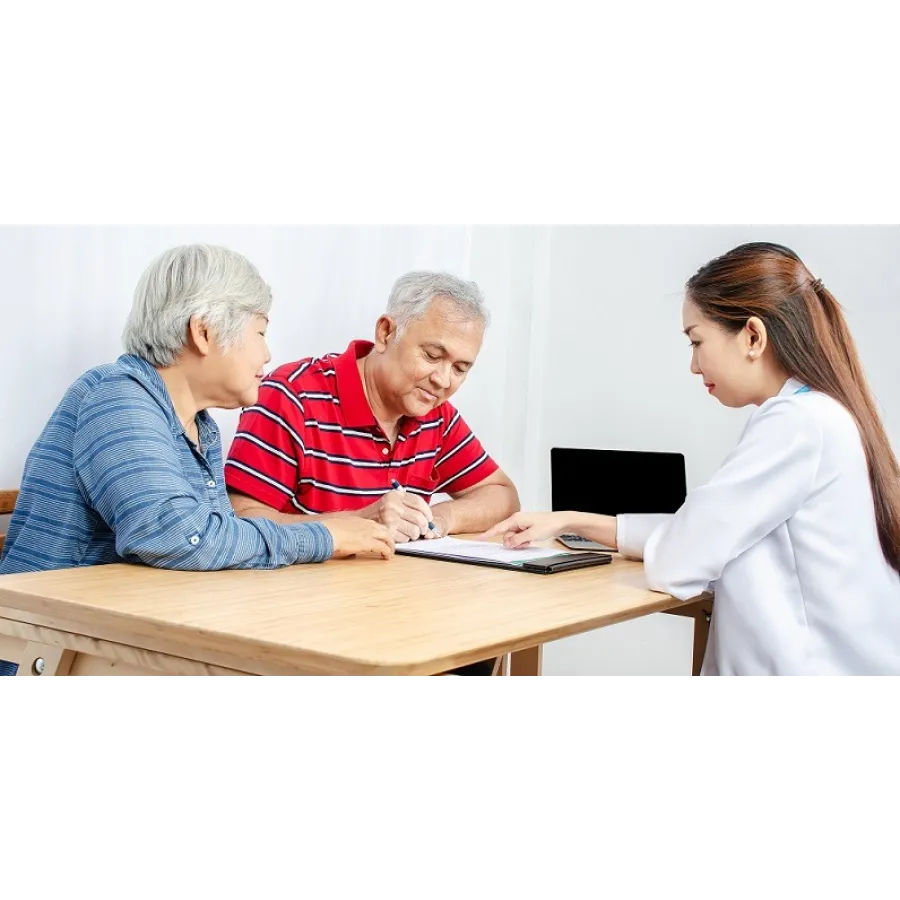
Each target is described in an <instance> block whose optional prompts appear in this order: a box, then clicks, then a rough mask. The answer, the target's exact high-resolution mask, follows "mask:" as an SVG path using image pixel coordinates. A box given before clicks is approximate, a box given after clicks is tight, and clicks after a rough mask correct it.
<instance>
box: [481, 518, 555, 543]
mask: <svg viewBox="0 0 900 900" xmlns="http://www.w3.org/2000/svg"><path fill="white" fill-rule="evenodd" d="M567 528H568V525H567V523H566V519H565V517H564V514H563V513H555V512H548V513H523V512H518V513H516V514H515V515H512V516H510V517H509V518H508V519H504V520H503V521H502V522H498V523H497V524H496V525H495V526H494V527H493V528H489V529H488V530H487V531H486V532H485V533H484V534H483V535H481V537H482V539H484V538H489V537H494V536H495V535H498V534H502V535H503V546H504V547H508V548H510V549H515V548H525V547H528V546H530V545H531V542H532V541H545V540H547V539H548V538H553V537H556V536H557V535H559V534H562V533H563V532H565V531H566V530H567Z"/></svg>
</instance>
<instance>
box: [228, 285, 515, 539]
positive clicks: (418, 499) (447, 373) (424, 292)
mask: <svg viewBox="0 0 900 900" xmlns="http://www.w3.org/2000/svg"><path fill="white" fill-rule="evenodd" d="M487 324H488V313H487V309H486V308H485V304H484V298H483V296H482V294H481V291H480V290H479V288H478V286H477V285H476V284H475V283H474V282H471V281H461V280H460V279H458V278H455V277H454V276H452V275H448V274H445V273H435V272H410V273H409V274H407V275H404V276H403V277H402V278H400V279H398V280H397V282H396V283H395V284H394V287H393V289H392V291H391V295H390V298H389V299H388V304H387V311H386V312H385V313H384V315H382V316H381V317H380V318H379V319H378V321H377V323H376V325H375V341H374V343H370V342H368V341H353V342H352V343H351V344H350V346H349V347H348V348H347V349H346V350H345V351H344V352H343V353H341V354H327V355H325V356H321V357H313V358H310V359H302V360H298V361H297V362H292V363H288V364H287V365H284V366H281V367H280V368H278V369H276V370H275V371H274V372H273V373H272V374H271V375H270V376H268V378H267V379H266V380H265V381H264V382H263V384H262V387H261V388H260V391H259V399H258V400H257V402H256V404H255V405H254V406H251V407H249V408H248V409H246V410H245V411H244V413H243V415H242V416H241V420H240V424H239V426H238V431H237V433H236V435H235V438H234V443H233V444H232V447H231V453H230V456H229V459H228V461H227V462H226V464H225V477H226V482H227V484H228V488H229V492H230V494H231V498H232V504H233V506H234V509H235V511H236V512H237V513H238V514H239V515H241V516H265V517H267V518H270V519H274V520H276V521H280V522H297V521H298V518H297V517H298V516H300V517H305V518H306V519H309V518H313V517H319V516H322V517H327V516H334V515H356V516H363V517H365V518H369V519H375V520H376V521H378V522H380V523H382V524H384V525H386V526H387V527H388V528H389V529H390V530H391V533H392V535H393V537H394V540H395V541H398V542H403V541H411V540H418V539H419V538H426V539H429V538H432V537H442V536H444V535H448V534H454V533H457V534H458V533H465V532H480V531H483V530H484V529H486V528H488V527H490V526H491V525H493V524H494V523H495V522H499V521H501V520H502V519H504V518H506V517H507V516H509V515H512V514H513V513H514V512H516V511H517V510H518V509H519V497H518V494H517V492H516V488H515V486H514V485H513V483H512V481H510V479H509V478H508V477H507V476H506V475H505V474H504V473H503V471H502V470H501V469H500V468H499V467H498V465H497V463H495V462H494V460H493V459H491V457H490V456H488V454H487V451H485V450H484V448H483V447H482V446H481V444H480V443H479V441H478V439H477V438H476V437H475V435H474V434H473V433H472V431H471V430H470V429H469V427H468V426H467V425H466V423H465V421H464V420H463V418H462V417H461V416H460V414H459V413H458V412H457V411H456V409H455V408H454V407H453V405H452V404H451V403H450V402H449V401H450V398H451V397H452V396H453V394H455V393H456V391H457V390H458V389H459V387H460V386H461V385H462V383H463V382H464V381H465V380H466V377H467V376H468V374H469V371H470V370H471V368H472V366H473V365H474V363H475V359H476V357H477V356H478V352H479V350H480V349H481V343H482V340H483V338H484V331H485V328H486V326H487ZM436 493H443V494H447V495H449V497H450V500H448V501H445V502H442V503H436V504H435V505H434V506H431V505H430V500H431V497H432V495H434V494H436Z"/></svg>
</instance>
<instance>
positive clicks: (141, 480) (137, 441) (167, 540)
mask: <svg viewBox="0 0 900 900" xmlns="http://www.w3.org/2000/svg"><path fill="white" fill-rule="evenodd" d="M126 393H127V392H126ZM176 440H177V438H176V437H175V436H174V435H173V434H172V430H171V427H170V425H169V422H168V421H167V419H166V417H165V416H164V415H163V413H162V411H161V410H160V409H159V408H158V406H156V404H155V403H154V402H153V401H152V400H151V399H149V398H145V397H143V396H142V389H141V388H140V387H139V386H137V385H135V386H134V396H123V395H122V388H121V385H119V386H118V388H117V390H116V391H111V390H107V389H105V386H104V385H98V387H97V388H96V389H95V390H94V391H93V392H92V393H91V394H89V395H88V397H86V398H85V400H84V401H83V403H82V405H81V408H80V410H79V414H78V421H77V423H76V428H75V438H74V445H73V455H74V461H75V471H76V475H77V477H78V480H79V485H80V487H81V490H82V492H83V493H84V495H85V497H86V499H87V500H88V502H89V503H90V504H91V506H92V507H93V508H94V509H95V510H96V511H97V512H98V513H99V515H100V516H102V517H103V520H104V521H105V522H106V523H107V525H109V527H110V529H111V530H112V532H113V533H114V535H115V539H116V552H117V553H118V554H119V556H121V557H122V558H123V559H126V560H129V561H139V562H142V563H145V564H147V565H151V566H156V567H159V568H168V569H187V570H197V571H212V570H217V569H250V568H260V569H272V568H277V567H280V566H285V565H290V564H292V563H297V562H321V561H323V560H325V559H328V558H329V557H330V556H331V554H332V552H333V543H332V539H331V534H330V533H329V532H328V530H327V529H326V528H324V526H322V525H320V524H318V523H308V524H299V525H276V524H275V523H274V522H270V521H268V520H266V519H241V518H238V517H237V516H235V515H234V514H233V513H232V514H223V513H222V512H220V511H219V510H218V509H217V508H215V507H214V506H213V505H212V504H211V503H209V502H208V501H206V500H205V498H202V497H201V496H200V495H199V494H198V493H197V492H196V491H195V490H194V488H193V487H192V485H191V483H190V481H189V480H188V478H187V477H186V476H185V473H184V470H183V467H182V466H183V462H182V460H181V459H180V458H179V448H178V445H177V443H176ZM198 464H199V463H198Z"/></svg>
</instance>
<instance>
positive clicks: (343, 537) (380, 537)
mask: <svg viewBox="0 0 900 900" xmlns="http://www.w3.org/2000/svg"><path fill="white" fill-rule="evenodd" d="M322 524H323V525H324V526H325V527H326V528H327V529H328V530H329V531H330V532H331V539H332V541H333V542H334V552H333V553H332V555H331V556H332V559H345V558H346V557H348V556H357V555H366V556H380V557H381V558H382V559H390V558H391V557H392V556H393V555H394V541H393V538H392V537H391V533H390V531H389V530H388V529H387V528H385V526H384V525H381V524H379V523H378V522H373V521H372V520H371V519H360V518H357V517H355V516H353V517H347V518H340V519H338V518H335V519H328V520H327V521H323V522H322Z"/></svg>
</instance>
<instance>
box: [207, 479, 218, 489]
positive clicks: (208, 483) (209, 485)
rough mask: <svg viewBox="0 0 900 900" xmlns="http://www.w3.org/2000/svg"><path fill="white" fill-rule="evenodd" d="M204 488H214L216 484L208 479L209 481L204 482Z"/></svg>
mask: <svg viewBox="0 0 900 900" xmlns="http://www.w3.org/2000/svg"><path fill="white" fill-rule="evenodd" d="M206 486H207V487H215V486H216V483H215V482H214V481H213V480H212V478H210V479H209V481H207V482H206Z"/></svg>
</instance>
